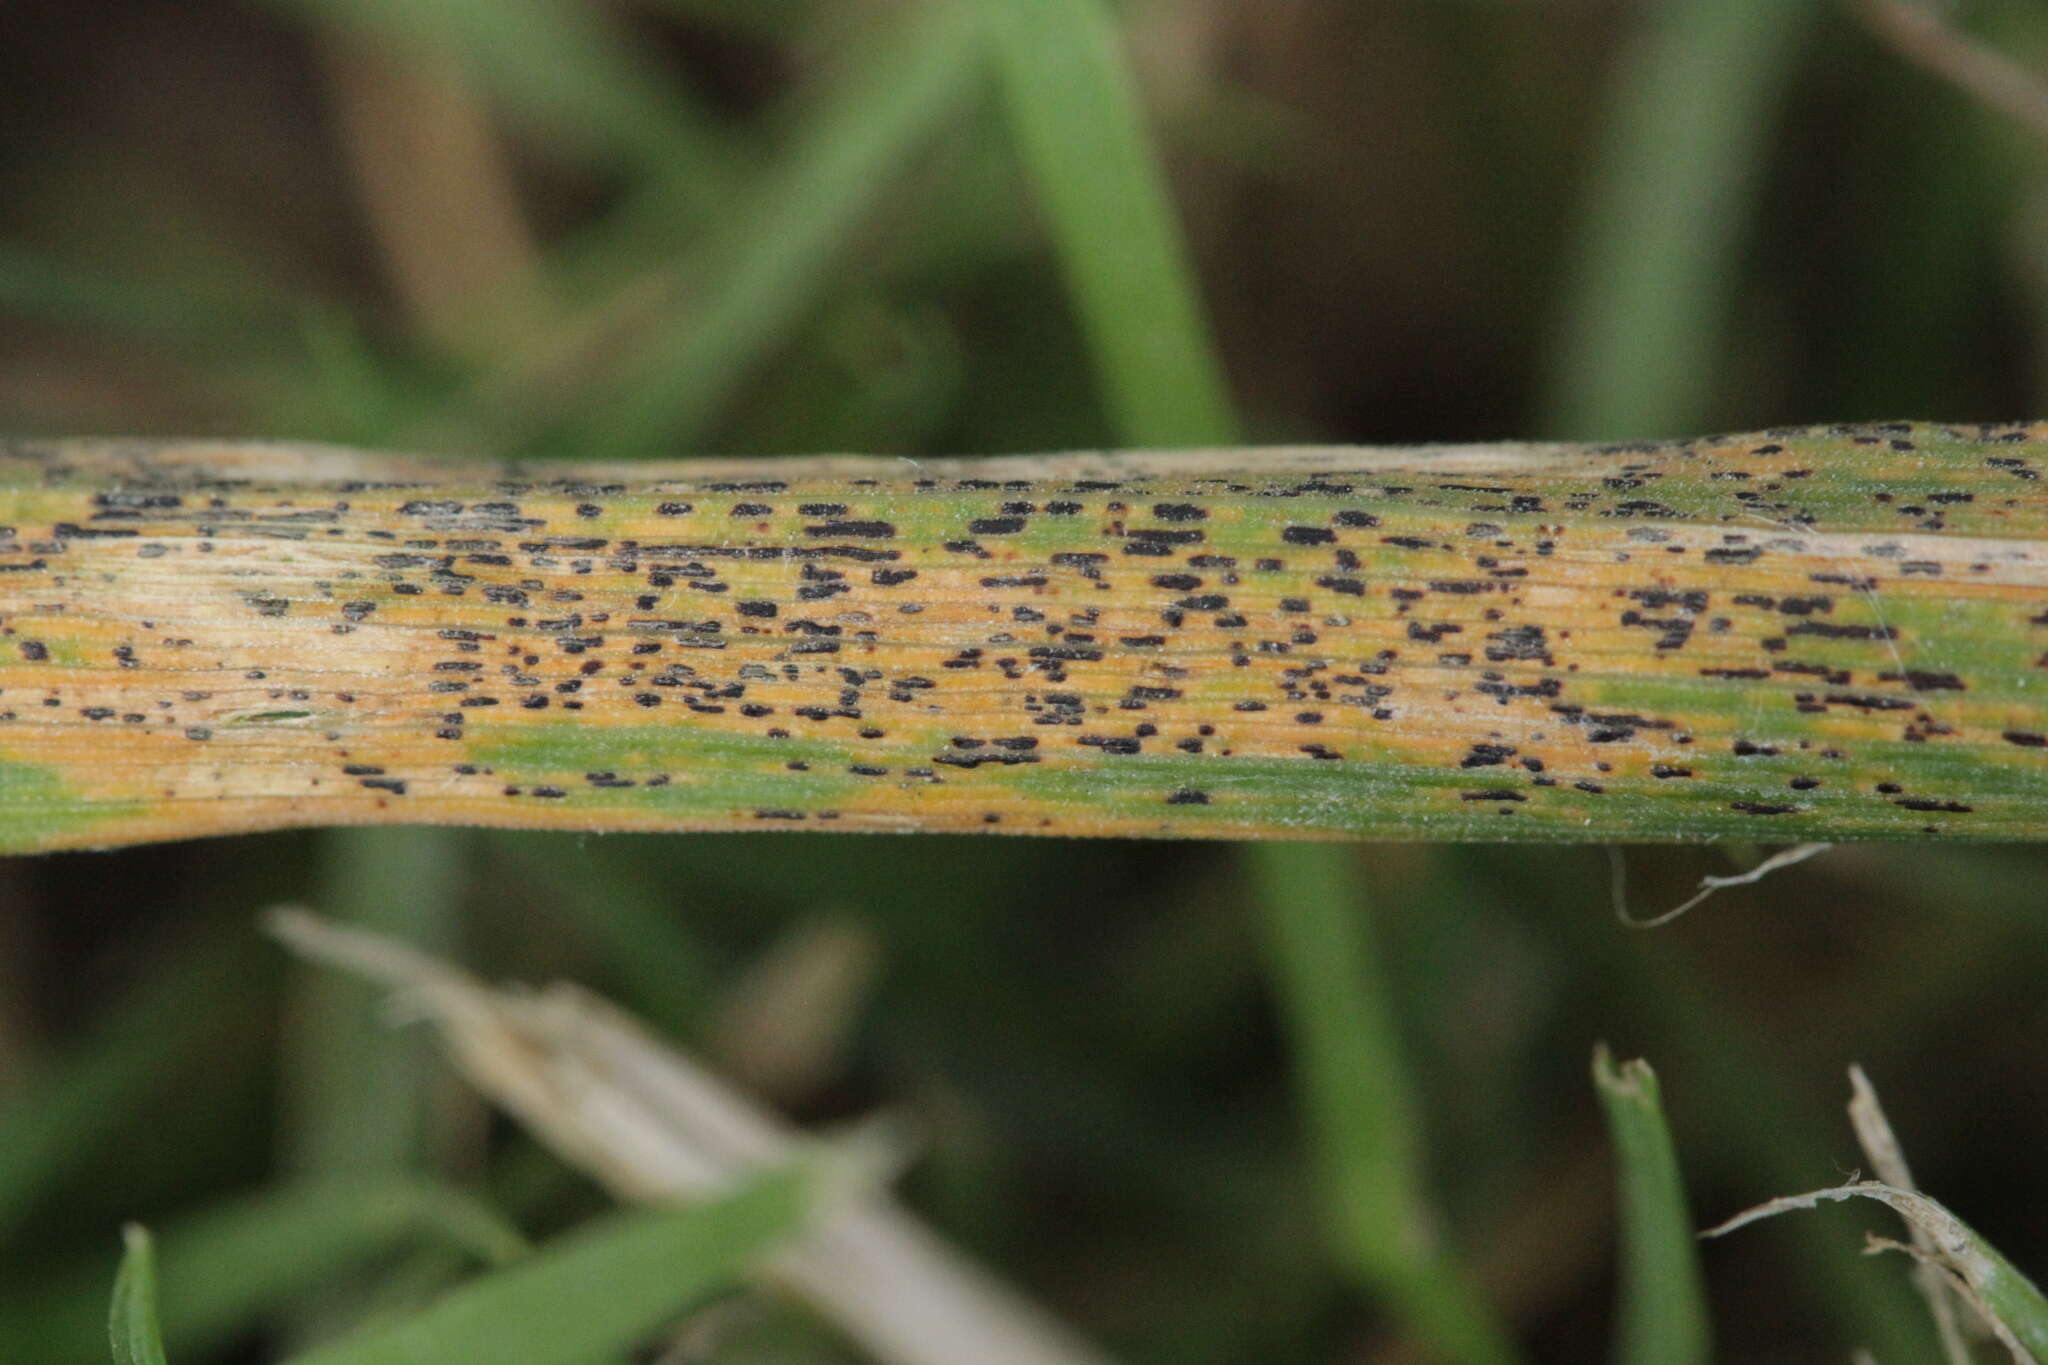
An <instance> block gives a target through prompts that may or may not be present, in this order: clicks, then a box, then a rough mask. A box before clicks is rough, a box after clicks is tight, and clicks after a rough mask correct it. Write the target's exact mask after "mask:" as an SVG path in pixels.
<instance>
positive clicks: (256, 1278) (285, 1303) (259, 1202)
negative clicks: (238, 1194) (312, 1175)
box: [0, 1180, 525, 1365]
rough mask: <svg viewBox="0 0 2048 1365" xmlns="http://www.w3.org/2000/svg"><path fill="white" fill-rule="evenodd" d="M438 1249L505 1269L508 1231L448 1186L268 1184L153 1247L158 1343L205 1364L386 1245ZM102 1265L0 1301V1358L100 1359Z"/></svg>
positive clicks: (200, 1215)
mask: <svg viewBox="0 0 2048 1365" xmlns="http://www.w3.org/2000/svg"><path fill="white" fill-rule="evenodd" d="M423 1244H425V1245H437V1246H447V1247H454V1248H456V1249H458V1250H461V1251H464V1252H466V1253H467V1254H468V1256H469V1257H470V1259H472V1260H480V1261H484V1262H486V1263H493V1264H495V1263H502V1262H508V1261H510V1260H512V1259H514V1258H515V1257H517V1256H519V1255H520V1254H522V1253H523V1251H524V1250H525V1242H524V1240H523V1239H522V1238H521V1237H520V1235H519V1233H518V1232H517V1230H515V1229H513V1228H512V1227H510V1226H509V1225H507V1224H506V1223H505V1222H504V1220H503V1219H502V1218H500V1217H499V1216H498V1215H497V1214H496V1213H494V1212H492V1211H491V1210H490V1209H489V1208H487V1207H486V1206H484V1205H482V1204H479V1203H477V1202H476V1201H474V1200H472V1199H469V1198H467V1197H466V1196H464V1195H461V1194H458V1193H456V1192H455V1191H453V1190H450V1189H448V1188H447V1187H446V1186H440V1185H431V1184H426V1183H423V1182H418V1181H391V1180H341V1181H323V1182H318V1183H299V1184H287V1185H281V1186H273V1187H271V1188H268V1189H266V1190H264V1191H263V1192H262V1193H260V1194H255V1195H250V1196H247V1197H243V1198H237V1199H234V1200H230V1201H227V1202H224V1203H221V1204H219V1205H216V1206H214V1207H212V1208H209V1209H205V1210H203V1211H201V1212H197V1213H193V1214H189V1215H186V1216H185V1217H183V1218H181V1219H179V1220H177V1221H176V1222H173V1223H170V1224H169V1225H167V1226H166V1227H165V1228H164V1231H163V1233H162V1235H161V1236H160V1237H158V1238H157V1239H156V1247H155V1259H156V1263H157V1267H158V1276H157V1277H158V1281H159V1283H160V1284H161V1285H162V1296H161V1304H160V1308H161V1313H162V1321H163V1330H164V1339H165V1341H166V1342H168V1343H169V1346H170V1348H171V1350H172V1351H173V1352H174V1353H175V1354H176V1355H177V1356H178V1357H179V1358H180V1359H181V1360H200V1359H205V1358H206V1357H207V1356H208V1355H209V1354H210V1353H212V1352H214V1351H217V1350H219V1349H220V1348H221V1347H222V1346H223V1345H224V1344H226V1343H227V1342H228V1341H230V1340H232V1339H233V1338H234V1337H236V1336H237V1335H240V1334H243V1333H246V1332H248V1331H250V1330H251V1328H252V1327H255V1326H257V1325H260V1324H261V1323H262V1322H263V1321H265V1320H266V1319H267V1318H268V1317H270V1316H271V1315H272V1314H274V1313H277V1312H279V1311H281V1310H284V1309H287V1308H290V1307H293V1306H295V1305H298V1304H300V1303H302V1302H303V1301H304V1299H305V1296H307V1295H308V1294H310V1293H312V1292H314V1291H316V1290H319V1289H321V1288H323V1287H324V1286H329V1285H332V1284H334V1283H336V1282H337V1281H339V1280H342V1279H343V1278H344V1277H346V1276H347V1275H348V1274H349V1273H351V1272H353V1271H356V1270H358V1269H360V1268H361V1267H363V1266H366V1265H368V1264H370V1263H371V1262H373V1261H375V1260H376V1259H377V1258H378V1257H380V1256H383V1255H385V1254H386V1253H389V1252H391V1251H393V1250H395V1249H399V1248H403V1247H410V1246H417V1245H423ZM105 1324H106V1266H105V1262H104V1261H103V1260H96V1261H95V1262H94V1263H93V1264H90V1265H86V1266H83V1267H81V1268H79V1269H77V1270H74V1271H71V1272H67V1273H64V1274H61V1275H59V1276H57V1277H55V1278H45V1279H42V1280H39V1281H36V1282H33V1283H30V1284H26V1285H24V1286H23V1287H22V1288H21V1289H20V1291H19V1294H18V1296H17V1295H15V1294H10V1295H9V1297H8V1298H7V1299H6V1300H5V1301H0V1360H8V1361H34V1362H36V1365H84V1362H87V1361H98V1360H101V1359H103V1358H104V1355H105V1351H106V1327H105Z"/></svg>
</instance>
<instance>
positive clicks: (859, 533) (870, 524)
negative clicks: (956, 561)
mask: <svg viewBox="0 0 2048 1365" xmlns="http://www.w3.org/2000/svg"><path fill="white" fill-rule="evenodd" d="M842 510H844V509H842ZM974 529H975V530H977V531H979V530H980V523H976V525H975V527H974ZM804 534H805V535H807V536H847V537H851V538H853V539H855V540H861V539H866V540H891V539H894V538H895V535H896V528H895V527H894V526H892V525H890V524H889V523H888V522H886V521H827V522H820V523H819V524H817V525H814V526H806V527H804Z"/></svg>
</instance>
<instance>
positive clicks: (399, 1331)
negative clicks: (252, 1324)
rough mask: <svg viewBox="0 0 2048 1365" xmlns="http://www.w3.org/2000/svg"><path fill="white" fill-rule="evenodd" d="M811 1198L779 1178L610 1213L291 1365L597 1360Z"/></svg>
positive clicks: (732, 1272)
mask: <svg viewBox="0 0 2048 1365" xmlns="http://www.w3.org/2000/svg"><path fill="white" fill-rule="evenodd" d="M809 1202H810V1200H809V1182H808V1181H806V1180H804V1179H802V1178H801V1177H799V1176H797V1175H794V1174H777V1175H771V1176H766V1177H762V1178H761V1179H759V1180H757V1181H755V1182H753V1183H751V1184H749V1185H748V1186H746V1187H745V1188H744V1189H742V1190H740V1191H739V1192H738V1193H736V1194H733V1195H729V1196H727V1197H725V1198H722V1199H719V1200H716V1201H714V1202H711V1203H707V1204H701V1205H697V1206H694V1207H691V1208H685V1209H663V1210H658V1211H653V1212H641V1213H628V1214H620V1215H617V1216H614V1217H610V1218H607V1219H605V1220H603V1221H602V1222H601V1223H599V1224H598V1225H597V1226H595V1227H591V1228H588V1229H585V1230H582V1231H579V1232H577V1233H574V1234H571V1235H570V1236H568V1237H566V1238H564V1239H563V1240H562V1241H560V1242H559V1243H556V1244H553V1245H550V1246H549V1247H548V1248H546V1249H545V1250H543V1251H541V1252H539V1253H536V1254H535V1255H533V1256H532V1257H530V1258H528V1259H527V1260H526V1261H524V1262H522V1263H521V1264H519V1265H517V1266H514V1267H511V1268H509V1269H506V1270H501V1271H497V1272H496V1273H494V1274H490V1275H486V1276H484V1277H482V1278H480V1279H477V1280H473V1281H471V1282H470V1283H468V1284H466V1285H464V1286H462V1287H461V1288H459V1289H456V1290H454V1291H452V1292H450V1293H449V1294H448V1296H447V1297H445V1298H444V1299H442V1300H441V1301H440V1302H439V1303H437V1304H435V1305H434V1306H433V1307H431V1308H428V1309H426V1310H423V1311H422V1312H420V1313H417V1314H415V1315H413V1316H412V1317H409V1318H407V1319H405V1320H404V1321H402V1322H398V1323H394V1324H391V1325H390V1326H387V1327H383V1328H380V1329H377V1330H373V1331H369V1332H365V1333H363V1334H361V1335H360V1336H358V1337H356V1338H354V1339H352V1340H347V1341H341V1342H336V1343H334V1344H333V1345H330V1346H326V1347H321V1348H318V1349H315V1350H313V1351H309V1352H306V1353H304V1354H302V1355H299V1356H295V1357H293V1359H292V1361H291V1365H470V1362H474V1361H482V1360H502V1361H514V1360H516V1361H519V1362H521V1365H581V1363H582V1362H585V1361H590V1360H598V1359H604V1358H606V1357H607V1356H612V1355H616V1354H617V1353H619V1352H622V1351H626V1350H628V1349H630V1348H631V1347H632V1346H634V1345H635V1344H637V1343H638V1342H640V1341H641V1340H642V1339H644V1338H645V1337H646V1336H647V1335H648V1334H649V1333H650V1332H652V1331H654V1330H655V1329H656V1328H658V1327H659V1326H661V1324H662V1323H663V1322H665V1321H667V1320H669V1319H671V1318H673V1317H675V1316H676V1315H677V1314H679V1313H681V1312H683V1311H684V1310H685V1309H687V1308H689V1307H691V1306H692V1305H693V1304H696V1303H698V1302H700V1301H701V1300H702V1299H703V1298H704V1297H705V1296H707V1295H709V1294H712V1293H714V1292H716V1291H718V1290H719V1289H722V1288H724V1287H726V1286H728V1285H730V1284H733V1283H734V1282H736V1281H737V1280H738V1279H739V1278H740V1277H741V1276H742V1275H744V1274H745V1273H746V1271H747V1269H748V1267H749V1266H751V1265H752V1264H753V1263H754V1262H755V1261H757V1260H758V1259H760V1257H761V1256H762V1255H764V1254H765V1253H766V1252H767V1251H768V1250H769V1249H770V1248H772V1247H773V1246H774V1245H775V1244H776V1243H777V1242H779V1241H781V1240H782V1239H784V1238H786V1237H787V1236H789V1235H790V1234H791V1233H793V1232H794V1231H795V1230H796V1229H797V1228H798V1226H799V1225H800V1224H801V1223H802V1221H803V1219H804V1216H805V1212H806V1210H807V1208H808V1206H809ZM599 1291H601V1292H599Z"/></svg>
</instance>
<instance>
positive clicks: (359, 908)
mask: <svg viewBox="0 0 2048 1365" xmlns="http://www.w3.org/2000/svg"><path fill="white" fill-rule="evenodd" d="M322 842H323V845H324V848H323V853H324V858H323V867H322V869H321V872H322V876H321V894H320V897H319V899H320V902H321V904H322V905H323V906H324V907H325V908H326V909H327V910H328V912H329V913H330V914H332V915H334V916H335V917H336V918H337V919H341V920H344V921H346V922H348V923H350V924H353V925H357V926H359V927H362V928H366V929H374V930H377V931H379V932H383V933H391V934H398V935H402V936H404V937H406V938H407V939H410V940H412V941H414V942H417V943H421V944H423V945H427V946H429V947H432V948H434V949H437V950H439V949H445V948H446V947H448V946H449V944H450V941H451V940H452V939H453V938H454V937H455V936H456V934H457V932H458V930H457V923H456V915H457V904H456V902H457V900H458V894H459V888H460V887H461V885H462V879H463V875H464V874H463V870H462V850H463V847H464V844H465V836H464V835H463V834H461V833H460V832H458V831H451V830H441V829H342V830H331V831H329V832H328V833H327V834H326V835H324V836H323V838H322ZM296 987H297V989H296V997H297V998H296V1000H295V1001H294V1002H293V1007H292V1010H291V1015H290V1032H289V1034H288V1047H289V1052H288V1060H287V1062H286V1066H285V1070H284V1075H285V1080H286V1086H287V1094H288V1099H289V1104H288V1111H289V1113H288V1117H289V1120H290V1123H289V1126H288V1128H287V1131H286V1134H285V1139H286V1153H285V1157H286V1163H287V1165H289V1166H290V1167H292V1168H293V1169H295V1170H297V1171H299V1172H300V1173H302V1174H306V1175H309V1176H323V1175H340V1174H347V1173H351V1172H376V1171H392V1172H395V1171H400V1170H404V1169H407V1168H409V1167H418V1166H420V1165H421V1164H423V1162H424V1160H425V1154H426V1151H427V1137H428V1133H427V1122H428V1109H429V1104H428V1101H429V1091H430V1089H431V1086H432V1085H433V1083H434V1077H435V1076H436V1075H437V1074H438V1073H437V1071H436V1070H435V1068H434V1066H433V1063H432V1058H431V1049H430V1048H429V1046H428V1043H427V1041H426V1040H425V1039H423V1038H420V1037H418V1036H415V1035H407V1034H401V1033H398V1032H396V1031H394V1030H393V1029H392V1028H391V1027H390V1026H389V1024H388V1023H387V1022H386V1021H385V1020H383V1019H382V1018H380V1017H379V1016H378V1014H377V1012H376V1010H375V1008H374V1004H375V999H376V997H375V994H374V992H372V991H370V990H369V989H367V988H366V987H364V986H363V985H361V984H360V983H358V982H355V981H351V980H348V979H345V978H336V977H335V976H334V975H333V974H332V973H327V972H319V973H315V972H301V973H299V974H298V979H297V983H296Z"/></svg>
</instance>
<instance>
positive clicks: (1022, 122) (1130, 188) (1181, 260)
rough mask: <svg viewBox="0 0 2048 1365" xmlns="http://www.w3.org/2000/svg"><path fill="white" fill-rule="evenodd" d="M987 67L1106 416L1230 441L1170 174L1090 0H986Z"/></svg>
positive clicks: (1130, 434) (1145, 430) (1154, 430)
mask: <svg viewBox="0 0 2048 1365" xmlns="http://www.w3.org/2000/svg"><path fill="white" fill-rule="evenodd" d="M983 9H984V11H985V12H986V13H987V14H988V16H989V31H990V34H991V35H992V37H993V39H994V45H995V51H996V56H997V61H996V65H997V68H998V69H999V70H1000V71H1001V73H1002V85H1003V90H1004V94H1005V97H1006V101H1005V102H1006V104H1007V106H1008V108H1009V111H1010V120H1011V124H1012V127H1013V128H1014V130H1015V134H1016V139H1017V146H1018V150H1019V152H1020V153H1021V154H1022V157H1023V160H1024V165H1025V168H1026V170H1027V171H1028V172H1029V175H1030V181H1031V185H1032V188H1033V190H1034V191H1035V192H1036V193H1037V195H1038V199H1039V204H1040V208H1041V210H1042V212H1043V213H1044V215H1045V220H1046V225H1047V227H1048V229H1049V230H1050V232H1051V233H1052V237H1053V241H1054V243H1055V244H1056V246H1057V248H1058V253H1059V261H1060V268H1061V269H1062V270H1063V271H1064V272H1065V274H1066V277H1067V286H1068V288H1069V290H1070V291H1071V292H1072V294H1073V298H1074V304H1075V310H1076V312H1077V314H1078V316H1079V319H1080V323H1081V327H1082V330H1083V332H1084V333H1085V334H1086V336H1087V338H1088V347H1089V351H1090V353H1091V354H1092V355H1093V356H1094V358H1095V367H1096V374H1097V379H1098V381H1099V383H1100V385H1101V388H1102V390H1103V396H1104V400H1105V402H1106V404H1107V406H1108V409H1109V412H1110V415H1111V418H1112V422H1113V424H1114V426H1115V427H1116V429H1117V431H1118V432H1119V434H1120V435H1121V436H1122V437H1123V439H1125V440H1127V441H1130V442H1132V443H1134V444H1138V445H1153V446H1175V445H1188V446H1201V445H1227V444H1229V443H1230V442H1232V441H1234V440H1235V439H1236V430H1237V423H1236V420H1235V418H1234V417H1233V416H1232V414H1231V410H1230V401H1229V398H1228V396H1227V394H1226V392H1225V389H1224V386H1223V380H1222V374H1221V370H1220V369H1219V367H1218V366H1217V364H1216V359H1215V354H1214V351H1213V349H1212V347H1211V346H1210V343H1209V337H1208V327H1207V324H1206V323H1205V322H1204V321H1203V319H1202V314H1201V309H1200V305H1199V304H1198V302H1197V300H1196V293H1195V288H1194V280H1193V274H1192V271H1191V270H1190V267H1189V265H1188V255H1187V248H1186V246H1185V245H1184V244H1183V242H1182V240H1181V234H1180V230H1179V228H1178V226H1177V225H1176V224H1175V222H1174V219H1173V212H1172V207H1171V204H1170V202H1169V200H1168V198H1167V194H1166V178H1165V175H1164V174H1163V173H1162V171H1161V169H1160V166H1159V162H1158V158H1157V157H1156V156H1155V155H1154V153H1153V150H1152V146H1151V141H1150V139H1149V138H1148V137H1147V136H1146V133H1145V129H1144V126H1143V122H1142V120H1141V117H1140V110H1139V107H1138V98H1137V94H1136V90H1135V86H1134V83H1133V81H1132V79H1131V73H1130V71H1129V70H1128V68H1127V67H1126V65H1125V62H1124V59H1123V54H1122V51H1121V49H1120V48H1119V46H1118V43H1117V34H1116V29H1115V25H1114V23H1113V21H1112V20H1111V18H1110V15H1109V11H1108V10H1107V8H1106V7H1105V6H1104V5H1103V4H1102V3H1101V2H1100V0H1043V2H1042V3H1036V4H1028V5H1017V4H1008V3H1003V2H1002V0H996V2H995V3H990V4H987V5H984V6H983Z"/></svg>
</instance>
